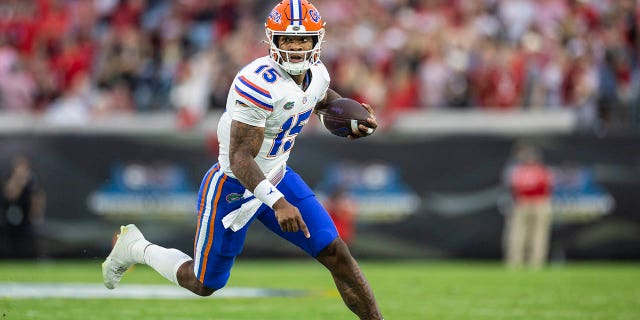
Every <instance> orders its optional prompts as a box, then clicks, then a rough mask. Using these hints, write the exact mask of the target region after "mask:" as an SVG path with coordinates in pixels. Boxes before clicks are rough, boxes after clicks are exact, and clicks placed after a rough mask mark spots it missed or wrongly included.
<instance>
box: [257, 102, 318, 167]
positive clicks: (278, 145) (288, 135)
mask: <svg viewBox="0 0 640 320" xmlns="http://www.w3.org/2000/svg"><path fill="white" fill-rule="evenodd" d="M312 111H313V109H309V110H307V111H305V112H303V113H300V114H294V115H292V116H291V117H289V119H287V121H285V122H284V123H283V124H282V127H280V133H278V135H277V136H276V137H275V139H273V144H272V145H271V151H269V154H268V155H267V156H269V157H275V156H276V155H278V153H280V151H281V150H282V153H285V152H287V151H289V150H291V148H292V147H293V143H294V142H295V140H296V136H297V135H298V134H299V133H300V131H302V127H304V125H305V124H306V123H307V120H309V117H310V116H311V112H312Z"/></svg>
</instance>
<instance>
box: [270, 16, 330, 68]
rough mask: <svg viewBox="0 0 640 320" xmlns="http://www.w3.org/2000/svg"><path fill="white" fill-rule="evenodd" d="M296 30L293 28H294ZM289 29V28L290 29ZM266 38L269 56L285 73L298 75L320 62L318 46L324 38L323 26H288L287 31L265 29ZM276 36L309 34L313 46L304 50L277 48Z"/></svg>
mask: <svg viewBox="0 0 640 320" xmlns="http://www.w3.org/2000/svg"><path fill="white" fill-rule="evenodd" d="M296 28H297V29H298V30H294V29H296ZM290 29H291V30H290ZM266 34H267V38H268V39H269V46H270V48H269V53H270V56H271V58H272V59H273V60H274V61H275V62H276V63H277V64H278V65H279V66H280V67H281V68H282V69H284V70H285V71H286V72H287V73H289V74H291V75H300V74H303V73H304V72H306V71H307V70H309V68H310V67H311V66H312V65H314V64H317V63H318V62H320V51H321V50H320V47H321V45H322V39H323V38H324V28H323V29H320V30H318V31H312V32H307V31H304V26H289V27H288V28H287V31H285V32H283V31H273V30H270V29H268V28H267V29H266ZM278 36H311V37H312V38H313V41H314V43H313V48H312V49H311V50H306V51H304V50H303V51H287V50H282V49H280V48H278ZM295 56H302V60H301V61H297V62H292V61H291V60H292V59H291V58H292V57H295Z"/></svg>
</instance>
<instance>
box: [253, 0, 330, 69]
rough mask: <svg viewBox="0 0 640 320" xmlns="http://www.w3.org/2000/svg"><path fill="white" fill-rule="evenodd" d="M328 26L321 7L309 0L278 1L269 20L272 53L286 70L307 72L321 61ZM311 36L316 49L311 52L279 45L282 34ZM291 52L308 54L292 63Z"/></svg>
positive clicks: (270, 53)
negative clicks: (281, 48)
mask: <svg viewBox="0 0 640 320" xmlns="http://www.w3.org/2000/svg"><path fill="white" fill-rule="evenodd" d="M324 25H325V22H324V21H323V20H322V17H321V16H320V13H319V12H318V9H316V7H315V6H313V5H312V4H311V3H310V2H309V1H307V0H283V1H281V2H280V3H278V4H277V5H276V6H275V7H274V8H273V10H271V13H270V14H269V17H267V22H266V23H265V29H266V34H267V39H268V42H269V46H270V48H269V55H270V56H271V58H272V59H273V60H274V61H275V62H276V63H277V64H278V65H280V67H282V69H284V70H285V71H286V72H288V73H289V74H292V75H299V74H302V73H304V72H306V71H307V70H308V69H309V68H310V67H311V66H312V65H314V64H316V63H318V62H319V61H320V46H321V45H322V39H323V38H324ZM283 35H288V36H311V37H312V38H313V48H312V49H311V50H308V51H287V50H280V48H278V36H283ZM291 54H297V55H300V54H304V59H303V60H302V61H301V62H290V59H289V56H290V55H291Z"/></svg>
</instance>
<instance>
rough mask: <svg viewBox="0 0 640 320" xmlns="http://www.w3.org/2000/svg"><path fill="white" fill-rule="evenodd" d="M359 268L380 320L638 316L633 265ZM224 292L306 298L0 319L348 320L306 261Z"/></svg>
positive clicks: (90, 302) (16, 270) (2, 319)
mask: <svg viewBox="0 0 640 320" xmlns="http://www.w3.org/2000/svg"><path fill="white" fill-rule="evenodd" d="M100 263H101V261H97V260H91V261H52V262H47V263H33V262H6V261H5V262H0V282H67V283H101V281H102V279H101V273H100ZM361 265H362V267H363V269H364V272H365V274H366V276H367V277H368V278H369V281H370V283H371V285H372V287H373V289H374V291H375V294H376V297H377V299H378V303H379V305H380V307H381V309H382V311H383V313H384V316H385V318H386V319H404V320H407V319H416V320H422V319H437V320H447V319H451V320H454V319H455V320H465V319H469V320H484V319H486V320H496V319H509V320H525V319H526V320H528V319H531V320H534V319H535V320H544V319H549V320H564V319H567V320H568V319H580V320H589V319H594V320H595V319H602V320H636V319H640V264H638V263H570V264H567V265H564V266H561V267H551V268H549V269H546V270H543V271H539V272H532V271H527V270H520V271H514V270H506V269H504V268H503V267H502V266H501V265H499V264H498V263H482V262H471V261H456V262H434V261H395V262H389V261H386V262H375V261H364V262H361ZM123 283H127V284H134V283H136V284H140V283H147V284H164V283H168V282H167V281H165V280H164V279H162V278H161V277H160V276H158V275H157V274H155V272H154V271H153V270H151V269H149V268H148V267H146V266H136V268H135V269H134V270H132V271H131V272H129V273H128V274H127V275H126V276H125V278H124V279H123ZM228 286H231V287H260V288H273V289H303V290H307V291H309V292H310V293H311V295H309V296H303V297H265V298H232V299H210V298H202V299H193V300H152V299H148V300H126V299H81V300H79V299H60V298H47V299H13V298H0V320H13V319H69V320H73V319H82V320H84V319H93V320H99V319H109V320H113V319H130V320H142V319H172V320H173V319H220V320H222V319H260V320H270V319H274V320H275V319H278V320H280V319H305V320H306V319H309V320H314V319H330V320H338V319H355V316H353V315H352V314H351V313H350V312H349V311H348V310H347V308H346V307H345V306H344V304H343V303H342V300H341V299H340V297H339V295H338V293H337V291H336V290H335V288H334V286H333V282H332V280H331V277H330V275H329V274H328V272H327V271H326V270H324V269H323V268H322V267H321V266H320V265H319V264H317V263H314V262H312V261H302V260H279V261H255V260H242V259H239V260H238V262H237V263H236V266H235V267H234V269H233V270H232V276H231V279H230V281H229V284H228ZM105 290H106V289H105ZM116 290H117V289H116Z"/></svg>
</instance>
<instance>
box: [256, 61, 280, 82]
mask: <svg viewBox="0 0 640 320" xmlns="http://www.w3.org/2000/svg"><path fill="white" fill-rule="evenodd" d="M268 67H269V66H268V65H266V64H265V65H261V66H259V67H258V69H256V71H255V73H257V74H260V73H262V78H263V79H264V81H266V82H268V83H274V82H276V80H278V72H277V71H276V69H274V68H268Z"/></svg>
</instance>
